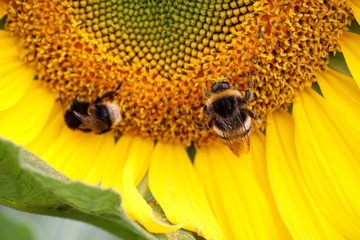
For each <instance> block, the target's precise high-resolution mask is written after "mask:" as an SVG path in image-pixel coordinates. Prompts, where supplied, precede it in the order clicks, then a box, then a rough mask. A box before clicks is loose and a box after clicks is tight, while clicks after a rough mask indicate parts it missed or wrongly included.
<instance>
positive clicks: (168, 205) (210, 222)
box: [149, 142, 222, 240]
mask: <svg viewBox="0 0 360 240" xmlns="http://www.w3.org/2000/svg"><path fill="white" fill-rule="evenodd" d="M149 187H150V190H151V192H152V193H153V195H154V197H155V199H156V200H157V201H158V203H159V204H160V206H161V208H162V209H163V210H164V212H165V215H166V217H167V218H168V219H169V221H170V222H172V223H175V224H181V223H185V226H184V228H185V229H188V230H190V231H194V232H197V233H198V234H199V235H201V236H204V237H205V238H209V239H210V238H212V239H214V240H215V239H222V236H221V232H220V228H219V226H218V224H217V222H216V220H215V217H214V215H213V213H212V211H211V208H210V205H209V203H208V199H207V198H206V196H205V193H204V189H203V188H202V186H201V185H200V182H199V179H198V177H197V176H196V173H195V171H194V168H193V166H192V164H191V162H190V159H189V157H188V155H187V153H186V151H185V149H184V147H183V146H181V145H175V144H166V143H162V142H158V143H157V144H156V146H155V149H154V153H153V157H152V159H151V163H150V170H149Z"/></svg>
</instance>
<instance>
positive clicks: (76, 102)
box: [73, 92, 79, 104]
mask: <svg viewBox="0 0 360 240" xmlns="http://www.w3.org/2000/svg"><path fill="white" fill-rule="evenodd" d="M78 96H79V92H77V93H76V95H75V97H74V100H73V103H74V104H78V103H79V101H78V100H77V98H78Z"/></svg>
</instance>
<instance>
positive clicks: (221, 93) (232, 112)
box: [203, 81, 260, 156]
mask: <svg viewBox="0 0 360 240" xmlns="http://www.w3.org/2000/svg"><path fill="white" fill-rule="evenodd" d="M206 83H207V81H206V82H205V83H204V85H203V92H204V95H205V96H206V97H207V102H206V104H205V105H204V107H203V111H204V114H206V115H208V116H210V117H211V119H210V121H209V122H208V123H207V125H206V126H205V130H209V129H210V128H211V127H213V129H214V131H215V133H216V134H217V135H218V136H219V137H220V138H222V139H224V140H225V142H226V144H227V145H228V147H229V148H230V150H231V151H232V152H233V153H234V154H235V155H236V156H240V155H241V154H247V153H248V152H249V150H250V141H249V134H250V132H251V120H252V118H253V119H255V120H256V121H260V120H259V118H258V117H257V115H256V114H255V113H254V112H252V111H251V110H250V109H248V108H247V104H248V102H250V101H251V99H252V93H251V88H252V82H251V83H250V84H249V88H248V89H247V90H246V93H245V96H244V97H243V96H242V94H241V93H240V91H239V90H237V89H236V88H234V87H233V86H231V85H230V84H229V83H228V82H226V81H218V82H214V83H213V84H212V86H211V89H210V92H207V91H206Z"/></svg>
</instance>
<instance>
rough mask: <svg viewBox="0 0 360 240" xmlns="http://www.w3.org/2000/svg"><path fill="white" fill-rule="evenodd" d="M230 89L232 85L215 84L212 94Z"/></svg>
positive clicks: (225, 83) (211, 90)
mask: <svg viewBox="0 0 360 240" xmlns="http://www.w3.org/2000/svg"><path fill="white" fill-rule="evenodd" d="M229 88H230V84H229V83H228V82H215V83H214V84H213V85H211V89H210V92H211V93H215V92H218V91H221V90H226V89H229Z"/></svg>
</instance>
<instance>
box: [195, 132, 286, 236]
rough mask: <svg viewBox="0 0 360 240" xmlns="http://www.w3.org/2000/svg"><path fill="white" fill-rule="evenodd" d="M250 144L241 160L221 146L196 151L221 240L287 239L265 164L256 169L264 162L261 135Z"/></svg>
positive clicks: (196, 165) (203, 182) (257, 135)
mask: <svg viewBox="0 0 360 240" xmlns="http://www.w3.org/2000/svg"><path fill="white" fill-rule="evenodd" d="M250 142H251V148H250V154H248V155H244V156H241V157H240V158H238V157H236V156H235V155H234V154H233V153H232V152H231V151H230V150H229V149H228V148H227V147H226V146H224V145H222V144H221V145H219V146H216V147H213V146H212V147H204V148H200V149H197V152H196V156H195V167H196V170H197V173H198V175H199V178H200V180H201V182H202V184H203V185H204V186H205V189H206V193H207V195H208V197H209V200H210V203H211V207H212V208H213V210H214V212H215V216H216V219H217V220H218V222H219V224H220V226H221V229H222V231H223V233H224V235H225V238H224V239H229V240H230V239H289V238H290V237H289V235H288V232H287V230H286V228H285V227H284V225H283V223H282V221H281V219H280V217H279V215H278V212H277V209H276V208H275V204H274V202H273V199H272V196H271V195H270V190H269V185H268V183H267V180H266V171H265V168H264V167H265V164H264V163H262V164H261V165H262V166H260V165H259V163H260V161H264V158H265V156H264V155H265V146H264V143H263V140H262V137H261V135H260V134H259V133H254V134H252V136H251V137H250ZM260 158H261V160H260ZM252 160H254V161H255V162H257V163H256V164H254V162H252ZM260 174H264V175H263V176H260ZM265 189H266V190H265Z"/></svg>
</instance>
